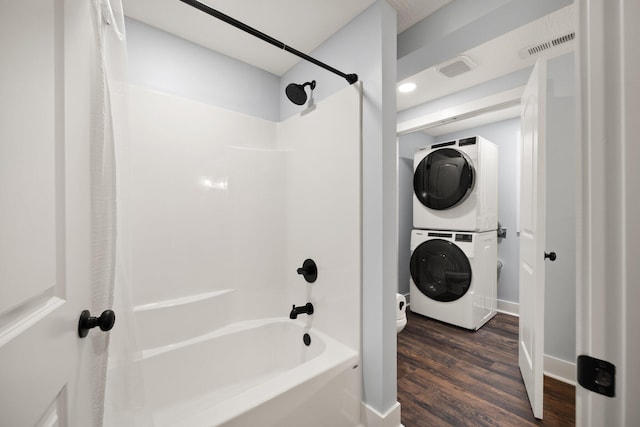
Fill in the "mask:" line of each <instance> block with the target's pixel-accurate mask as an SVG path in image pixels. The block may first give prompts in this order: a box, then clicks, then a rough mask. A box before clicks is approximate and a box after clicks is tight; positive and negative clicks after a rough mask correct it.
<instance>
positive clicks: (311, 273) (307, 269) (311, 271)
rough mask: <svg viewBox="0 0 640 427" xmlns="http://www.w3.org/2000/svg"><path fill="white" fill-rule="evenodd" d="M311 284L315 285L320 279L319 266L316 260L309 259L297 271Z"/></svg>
mask: <svg viewBox="0 0 640 427" xmlns="http://www.w3.org/2000/svg"><path fill="white" fill-rule="evenodd" d="M296 271H297V272H298V274H301V275H302V276H303V277H304V280H306V281H307V282H309V283H313V282H315V281H316V279H317V278H318V266H316V263H315V261H314V260H312V259H310V258H307V259H305V260H304V262H303V263H302V267H301V268H299V269H297V270H296Z"/></svg>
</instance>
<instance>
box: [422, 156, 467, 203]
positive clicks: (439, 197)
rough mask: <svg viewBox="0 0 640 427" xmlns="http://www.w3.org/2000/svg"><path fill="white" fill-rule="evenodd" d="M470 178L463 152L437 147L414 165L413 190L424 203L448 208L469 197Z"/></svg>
mask: <svg viewBox="0 0 640 427" xmlns="http://www.w3.org/2000/svg"><path fill="white" fill-rule="evenodd" d="M474 178H475V174H474V170H473V164H472V162H471V159H469V157H468V156H467V155H466V154H465V153H463V152H461V151H459V150H455V149H453V148H441V149H439V150H435V151H433V152H431V153H429V154H428V155H427V156H426V157H425V158H424V159H422V161H421V162H420V163H419V164H418V167H417V168H416V170H415V172H414V175H413V191H414V192H415V194H416V197H417V198H418V200H420V203H422V204H423V205H424V206H426V207H428V208H430V209H435V210H444V209H449V208H452V207H454V206H456V205H458V204H460V203H462V202H463V201H465V200H466V199H467V197H469V194H471V191H472V190H473V185H474Z"/></svg>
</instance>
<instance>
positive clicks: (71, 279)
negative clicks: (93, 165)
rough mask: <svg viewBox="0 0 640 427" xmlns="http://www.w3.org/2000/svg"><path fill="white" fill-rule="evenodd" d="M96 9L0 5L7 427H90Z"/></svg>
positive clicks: (0, 381)
mask: <svg viewBox="0 0 640 427" xmlns="http://www.w3.org/2000/svg"><path fill="white" fill-rule="evenodd" d="M89 3H90V2H88V1H81V0H67V1H64V0H62V1H61V0H41V1H13V0H0V52H1V59H0V425H2V426H16V427H17V426H21V427H22V426H67V425H70V426H91V425H93V422H92V415H91V408H92V406H93V405H94V402H93V401H92V397H91V384H90V372H91V370H92V363H93V362H92V360H91V358H90V357H89V354H90V351H91V344H92V342H91V340H90V339H79V338H78V333H77V325H78V318H79V315H80V312H81V311H82V310H83V309H85V308H88V303H89V287H90V268H89V257H90V233H89V231H90V230H89V226H90V222H89V220H90V217H89V215H90V204H89V144H88V141H89V65H90V63H89V60H90V52H91V51H90V43H91V40H92V35H91V19H90V14H89ZM92 314H93V313H92ZM92 333H94V334H95V332H92Z"/></svg>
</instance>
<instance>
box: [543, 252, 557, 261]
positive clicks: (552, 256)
mask: <svg viewBox="0 0 640 427" xmlns="http://www.w3.org/2000/svg"><path fill="white" fill-rule="evenodd" d="M547 258H549V260H551V261H555V260H556V258H557V256H556V253H555V252H549V253H546V252H545V253H544V259H547Z"/></svg>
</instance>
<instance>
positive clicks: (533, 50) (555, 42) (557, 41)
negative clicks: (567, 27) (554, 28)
mask: <svg viewBox="0 0 640 427" xmlns="http://www.w3.org/2000/svg"><path fill="white" fill-rule="evenodd" d="M575 38H576V33H569V34H565V35H564V36H560V37H556V38H554V39H551V40H547V41H544V42H542V43H539V44H537V45H534V46H530V47H525V48H524V49H520V57H521V58H523V59H524V58H527V57H529V56H535V55H539V54H540V53H542V52H545V51H547V50H549V49H551V48H553V47H556V46H559V45H561V44H563V43H567V42H570V41H571V40H573V39H575Z"/></svg>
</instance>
